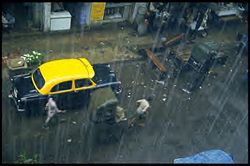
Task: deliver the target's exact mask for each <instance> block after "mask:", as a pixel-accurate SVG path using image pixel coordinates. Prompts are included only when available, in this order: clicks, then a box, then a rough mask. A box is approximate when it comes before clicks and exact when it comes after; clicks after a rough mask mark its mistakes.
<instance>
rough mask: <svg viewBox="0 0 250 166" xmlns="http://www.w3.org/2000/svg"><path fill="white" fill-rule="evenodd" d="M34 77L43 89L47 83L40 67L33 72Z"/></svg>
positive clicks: (38, 86)
mask: <svg viewBox="0 0 250 166" xmlns="http://www.w3.org/2000/svg"><path fill="white" fill-rule="evenodd" d="M33 79H34V82H35V84H36V86H37V88H38V89H41V88H42V87H43V85H44V83H45V81H44V78H43V76H42V74H41V72H40V69H37V70H36V71H35V72H34V73H33Z"/></svg>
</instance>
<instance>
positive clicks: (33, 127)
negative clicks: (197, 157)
mask: <svg viewBox="0 0 250 166" xmlns="http://www.w3.org/2000/svg"><path fill="white" fill-rule="evenodd" d="M244 58H245V59H244ZM233 62H234V60H233V59H232V60H231V63H233ZM228 63H230V60H229V61H228ZM239 63H240V62H239ZM241 63H242V64H241V67H240V68H239V70H238V71H237V73H236V76H235V77H234V78H233V80H232V82H231V83H230V84H229V85H228V80H227V78H226V77H225V74H226V73H228V72H230V69H231V66H232V65H233V64H227V67H224V68H223V67H221V68H219V72H218V75H217V76H216V77H213V76H208V77H207V79H206V80H205V82H204V84H203V86H202V89H200V90H198V91H197V92H196V93H194V94H192V95H191V96H187V95H186V94H184V93H183V92H182V91H180V87H178V86H175V85H176V84H177V82H178V81H179V80H181V78H179V79H178V80H177V79H174V78H169V79H167V80H166V83H167V84H166V85H165V86H163V85H162V84H159V83H157V82H156V81H155V80H157V72H156V71H155V70H152V68H151V66H150V65H147V63H146V61H134V62H133V61H131V62H123V63H122V62H120V63H114V64H112V66H113V68H114V69H115V71H116V73H117V76H118V78H119V79H120V80H121V82H122V85H123V89H124V91H123V93H122V97H121V100H120V104H121V106H122V107H123V108H125V109H126V111H127V113H128V114H132V112H133V111H134V110H135V109H136V105H135V101H136V100H138V99H140V98H142V97H144V96H148V95H152V96H154V100H153V103H152V105H151V108H150V114H149V117H148V120H147V121H146V126H145V127H144V128H140V127H134V128H131V129H125V130H122V135H121V137H119V134H118V135H117V136H116V138H118V141H117V140H112V139H110V141H102V140H103V139H99V140H98V139H97V140H96V139H95V138H94V137H99V138H107V137H109V135H110V134H111V135H112V134H113V135H115V133H117V130H119V129H118V128H119V126H118V127H117V126H112V129H110V126H109V125H106V126H102V128H103V130H107V129H109V133H110V134H107V132H106V133H105V132H99V133H97V134H92V135H91V134H89V131H88V128H89V127H90V126H89V125H88V123H89V122H88V113H87V112H88V111H89V110H84V109H82V110H74V111H68V112H67V113H66V114H62V115H59V120H54V121H52V125H51V128H50V129H49V130H45V129H42V124H43V122H44V120H45V116H41V117H32V118H27V117H25V116H20V115H18V114H17V113H16V112H15V109H14V108H13V107H12V106H11V105H10V102H9V100H8V98H7V92H8V89H9V82H8V81H6V77H5V76H6V75H5V74H6V73H5V72H6V70H5V69H4V70H3V77H4V79H3V84H2V85H3V87H4V88H3V93H2V98H3V100H2V101H3V102H2V104H3V105H2V110H3V112H2V131H3V132H2V138H3V139H2V155H3V156H2V158H3V162H13V161H16V160H17V156H18V155H20V154H24V153H26V154H27V156H28V157H32V156H33V155H34V154H37V155H38V160H39V162H40V163H48V162H55V163H82V162H157V163H158V162H160V163H171V162H173V160H174V159H175V158H177V157H181V156H189V155H192V154H194V153H198V152H200V151H204V150H208V149H218V148H220V149H223V150H225V151H226V152H229V153H231V154H232V155H233V156H234V159H235V161H236V162H247V160H248V157H247V156H248V155H247V153H248V151H247V144H248V142H247V135H248V134H247V132H248V130H247V118H248V117H247V115H248V109H247V107H248V105H247V98H248V94H247V85H246V84H247V83H245V82H244V81H242V79H241V76H242V72H243V71H244V70H245V69H246V67H247V64H246V63H247V61H246V57H243V58H242V59H241ZM176 81H177V82H176ZM225 87H228V89H227V90H225ZM189 97H190V99H188V98H189ZM217 116H218V117H217ZM60 119H65V120H66V121H65V122H64V123H61V122H60ZM90 130H91V129H90ZM92 130H94V129H93V128H92ZM69 139H71V142H70V141H69ZM93 140H94V141H93ZM90 142H91V143H90Z"/></svg>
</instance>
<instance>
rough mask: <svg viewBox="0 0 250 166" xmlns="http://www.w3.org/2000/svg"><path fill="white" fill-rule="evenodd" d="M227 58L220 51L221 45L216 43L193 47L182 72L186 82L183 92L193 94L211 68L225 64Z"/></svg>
mask: <svg viewBox="0 0 250 166" xmlns="http://www.w3.org/2000/svg"><path fill="white" fill-rule="evenodd" d="M226 60H227V56H225V55H224V54H221V52H220V51H219V44H217V43H214V42H207V43H200V44H197V45H195V46H194V47H193V49H192V51H191V56H190V58H189V60H188V62H187V63H186V64H185V65H184V66H183V68H182V70H181V73H180V74H181V77H182V78H183V80H184V87H183V89H182V90H183V91H185V92H187V93H191V92H192V91H194V90H196V89H197V88H198V87H200V86H201V85H202V83H203V81H204V80H205V78H206V76H207V74H208V72H209V70H210V68H211V67H212V66H213V65H214V64H215V63H220V64H225V62H226Z"/></svg>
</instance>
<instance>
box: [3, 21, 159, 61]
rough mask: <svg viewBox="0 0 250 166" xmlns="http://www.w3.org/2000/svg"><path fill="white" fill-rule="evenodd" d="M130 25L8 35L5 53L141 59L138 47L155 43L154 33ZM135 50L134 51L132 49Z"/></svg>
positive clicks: (5, 39)
mask: <svg viewBox="0 0 250 166" xmlns="http://www.w3.org/2000/svg"><path fill="white" fill-rule="evenodd" d="M135 34H136V33H135V31H134V30H133V29H132V28H131V27H129V26H126V27H123V26H119V25H117V24H116V25H114V24H113V25H112V24H110V25H103V26H102V27H100V28H92V29H90V30H86V31H84V32H80V31H79V30H78V31H77V30H72V31H65V32H48V33H44V32H37V31H34V32H31V33H18V32H16V33H13V34H9V35H8V34H5V35H3V39H2V48H3V49H2V56H4V55H6V54H7V53H9V52H15V51H19V52H20V53H22V54H23V53H27V52H29V51H32V50H36V51H40V52H43V53H46V54H48V56H47V57H46V59H45V60H52V59H60V58H70V57H82V56H84V57H86V58H88V59H89V60H90V61H91V62H92V63H105V62H111V61H117V60H127V59H131V58H132V59H133V58H138V55H137V52H136V48H137V47H138V46H139V47H140V46H142V45H150V46H151V45H152V44H153V42H154V40H153V38H152V36H151V35H146V36H143V37H138V36H136V35H135ZM131 50H132V51H131Z"/></svg>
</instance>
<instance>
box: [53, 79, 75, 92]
mask: <svg viewBox="0 0 250 166" xmlns="http://www.w3.org/2000/svg"><path fill="white" fill-rule="evenodd" d="M70 89H72V81H66V82H62V83H59V84H57V85H55V86H54V87H53V88H52V89H51V92H57V91H62V90H70Z"/></svg>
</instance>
